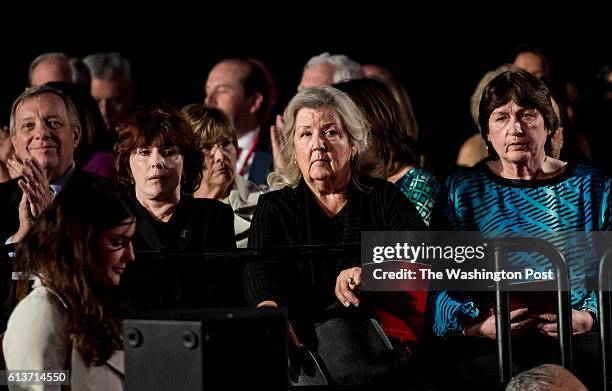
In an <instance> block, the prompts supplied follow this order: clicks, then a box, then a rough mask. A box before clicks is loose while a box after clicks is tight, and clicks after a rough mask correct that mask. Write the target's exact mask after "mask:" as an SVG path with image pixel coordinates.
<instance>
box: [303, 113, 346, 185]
mask: <svg viewBox="0 0 612 391" xmlns="http://www.w3.org/2000/svg"><path fill="white" fill-rule="evenodd" d="M293 145H294V147H295V158H296V160H297V163H298V166H299V167H300V171H302V175H303V176H304V179H305V180H306V182H313V181H324V182H329V183H332V184H333V183H335V182H347V180H348V179H349V178H350V174H351V168H350V167H351V163H350V161H351V157H352V156H353V154H354V153H356V151H355V148H354V147H351V145H350V142H349V135H348V133H347V132H346V131H345V130H344V128H343V126H342V121H340V117H339V116H338V114H336V112H335V111H334V110H333V109H330V108H318V109H309V108H303V109H300V110H299V111H298V113H297V116H296V120H295V134H294V136H293Z"/></svg>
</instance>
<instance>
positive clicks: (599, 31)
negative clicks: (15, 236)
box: [0, 1, 612, 152]
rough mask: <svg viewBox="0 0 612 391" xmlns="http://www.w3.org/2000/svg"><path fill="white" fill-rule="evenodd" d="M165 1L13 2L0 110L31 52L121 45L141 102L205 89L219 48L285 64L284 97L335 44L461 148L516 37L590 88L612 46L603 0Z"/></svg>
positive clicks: (196, 97) (185, 97)
mask: <svg viewBox="0 0 612 391" xmlns="http://www.w3.org/2000/svg"><path fill="white" fill-rule="evenodd" d="M585 3H586V2H585ZM155 4H156V3H142V4H141V5H138V6H136V7H138V8H140V9H141V10H137V9H130V10H126V9H124V8H125V7H126V6H127V5H126V4H111V3H92V5H91V7H92V8H91V10H89V11H87V12H85V13H84V14H83V15H81V16H78V17H71V16H68V15H67V14H65V13H63V12H61V11H58V10H57V9H56V8H55V6H54V8H49V9H44V8H36V12H28V10H25V11H26V14H22V13H21V12H15V11H14V10H13V9H11V10H10V11H9V10H8V9H5V10H4V11H5V12H2V15H3V17H2V18H3V21H4V22H5V23H3V24H2V25H0V33H1V35H0V44H1V47H2V48H3V49H2V52H3V53H4V55H3V56H2V60H1V64H2V72H1V73H0V86H1V87H2V88H1V90H2V94H1V98H0V105H1V106H0V122H1V123H8V114H9V110H10V104H11V102H12V100H13V99H14V98H15V97H16V96H17V95H18V94H19V93H20V92H21V91H22V90H23V88H24V86H25V84H26V80H27V68H28V64H29V63H30V61H31V60H32V59H33V58H34V57H36V56H37V55H38V54H40V53H43V52H49V51H63V52H65V53H67V54H69V55H72V56H79V57H83V56H85V55H87V54H90V53H94V52H100V51H120V52H122V53H123V54H124V55H125V56H126V57H128V59H129V60H130V61H131V62H132V72H133V77H134V82H135V88H136V99H137V102H138V103H145V102H158V101H165V102H169V103H174V104H176V105H179V106H182V105H184V104H187V103H191V102H194V101H202V99H203V84H204V80H205V77H206V74H207V72H208V70H209V69H210V68H211V67H212V65H214V63H215V62H217V61H218V60H219V59H221V58H223V57H229V56H252V57H257V58H259V59H261V60H263V61H264V62H266V63H267V64H268V65H269V66H270V67H271V69H272V70H273V71H274V73H275V74H276V76H277V79H278V85H279V89H280V98H281V99H280V106H281V107H282V106H283V105H284V103H286V102H287V100H288V99H289V98H290V97H291V94H292V93H293V92H294V91H295V87H296V86H297V84H298V82H299V78H300V76H301V70H302V67H303V65H304V63H305V62H306V61H307V60H308V59H309V58H310V57H311V56H313V55H316V54H319V53H321V52H323V51H329V52H331V53H344V54H347V55H348V56H349V57H351V58H353V59H354V60H356V61H358V62H361V63H378V64H381V65H384V66H386V67H388V68H389V69H390V70H391V71H392V72H393V73H394V74H395V75H396V77H397V78H398V79H399V80H400V81H401V82H402V83H403V84H404V86H405V87H406V89H407V90H408V92H409V94H410V96H411V99H412V101H413V105H414V109H415V113H416V116H417V120H418V122H419V124H420V126H421V128H422V130H423V132H424V136H425V137H430V138H434V139H436V140H444V139H445V144H447V147H448V148H449V151H451V152H452V149H456V148H458V145H459V143H460V141H461V140H462V139H463V138H465V137H466V136H468V135H469V134H471V133H472V132H475V128H474V126H473V124H472V122H471V119H470V114H469V113H470V111H469V98H470V95H471V94H472V91H473V89H474V88H475V86H476V84H477V83H478V81H479V79H480V77H481V76H482V75H483V74H484V73H485V72H486V71H488V70H491V69H494V68H496V67H497V66H499V65H501V64H502V63H504V62H507V61H508V60H509V57H510V53H511V50H512V48H513V47H514V46H515V45H516V44H517V43H528V44H531V45H533V46H537V47H539V48H540V49H541V50H542V51H543V52H544V53H545V54H546V55H547V56H548V57H549V60H550V63H551V70H552V75H553V78H557V79H561V78H564V79H569V80H572V81H573V82H575V83H576V84H577V85H578V86H579V87H581V88H584V90H585V91H588V88H589V87H590V84H591V82H592V81H593V80H594V79H595V76H596V74H597V71H598V70H599V69H600V68H601V67H602V66H603V65H604V64H606V63H610V62H611V54H612V37H611V36H612V33H611V32H610V31H611V30H612V29H611V28H610V22H609V21H605V20H604V17H605V15H606V14H607V13H608V10H607V9H606V8H605V7H604V6H603V3H602V4H601V5H597V4H589V5H586V4H585V5H581V4H573V5H571V7H570V6H566V5H562V4H561V5H560V4H556V5H554V8H553V7H552V6H547V5H540V6H536V5H533V4H530V5H521V4H518V3H504V4H500V6H499V7H498V9H491V6H490V5H486V8H485V6H484V5H483V6H481V7H477V6H474V7H471V8H470V9H467V8H466V6H465V5H459V6H452V7H451V6H448V5H445V4H436V3H432V4H420V5H419V8H420V10H419V11H417V10H414V9H412V8H414V7H415V5H414V4H411V3H406V4H398V3H397V2H394V3H391V2H389V3H387V2H385V1H377V2H370V3H367V5H365V4H364V5H362V4H361V3H357V2H349V1H335V2H334V1H327V2H318V1H315V2H302V3H278V4H277V3H266V2H262V1H259V2H257V3H254V2H252V3H247V4H241V3H230V2H223V3H201V4H200V3H198V4H196V3H191V4H189V5H186V4H183V5H180V4H176V5H171V6H170V5H169V4H165V5H164V6H163V7H162V6H157V5H155ZM392 4H393V5H392ZM423 6H428V7H429V8H430V9H429V10H423V9H422V7H423ZM87 7H90V6H89V5H88V6H87ZM156 7H157V8H156ZM3 8H5V6H3ZM607 8H609V7H607ZM73 11H74V10H73ZM483 11H484V13H483ZM426 133H428V134H426Z"/></svg>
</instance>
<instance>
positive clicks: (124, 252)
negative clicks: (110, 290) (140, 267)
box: [96, 217, 136, 286]
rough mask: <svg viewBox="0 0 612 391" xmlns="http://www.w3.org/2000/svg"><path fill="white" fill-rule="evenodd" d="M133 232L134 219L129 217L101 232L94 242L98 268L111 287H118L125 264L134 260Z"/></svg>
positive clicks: (134, 227)
mask: <svg viewBox="0 0 612 391" xmlns="http://www.w3.org/2000/svg"><path fill="white" fill-rule="evenodd" d="M135 231H136V219H134V218H133V217H130V218H128V219H125V220H124V221H122V222H121V224H119V225H117V226H115V227H111V228H107V229H105V230H103V231H102V232H101V233H100V236H99V237H98V240H97V241H96V260H97V263H98V266H100V267H101V268H102V271H103V273H104V274H105V275H107V276H108V278H109V281H110V282H111V284H112V285H113V286H117V285H119V282H120V281H121V274H122V273H123V271H124V270H125V267H126V266H127V263H128V262H131V261H133V260H134V248H133V247H132V236H134V232H135Z"/></svg>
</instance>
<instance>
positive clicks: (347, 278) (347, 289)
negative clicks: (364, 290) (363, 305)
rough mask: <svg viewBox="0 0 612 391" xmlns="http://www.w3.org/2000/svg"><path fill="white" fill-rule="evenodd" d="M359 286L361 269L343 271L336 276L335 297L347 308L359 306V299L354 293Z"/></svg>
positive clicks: (354, 268)
mask: <svg viewBox="0 0 612 391" xmlns="http://www.w3.org/2000/svg"><path fill="white" fill-rule="evenodd" d="M360 286H361V268H360V267H352V268H350V269H345V270H342V271H341V272H340V274H338V277H336V289H335V293H336V297H337V298H338V300H340V302H341V303H342V305H344V306H345V307H348V306H349V305H351V304H352V305H354V306H355V307H358V306H359V298H358V297H357V294H356V291H358V290H359V287H360Z"/></svg>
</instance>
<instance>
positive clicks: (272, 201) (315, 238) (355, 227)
mask: <svg viewBox="0 0 612 391" xmlns="http://www.w3.org/2000/svg"><path fill="white" fill-rule="evenodd" d="M361 183H362V184H363V185H364V186H362V187H363V188H364V189H368V190H366V191H364V190H360V189H359V188H358V187H357V186H356V185H355V184H353V183H352V182H351V185H350V186H349V190H348V202H347V203H346V205H345V206H344V208H343V209H342V210H341V211H340V212H339V213H338V214H337V215H335V216H333V217H331V218H330V217H327V215H325V213H324V212H323V211H322V210H321V208H320V207H319V206H318V204H317V201H316V200H315V198H314V195H313V194H312V192H311V191H310V189H309V188H308V186H307V185H306V183H305V182H304V181H303V180H302V181H301V182H300V183H299V184H298V186H297V187H296V188H294V189H292V188H288V187H285V188H284V189H282V190H279V191H274V192H270V193H267V194H263V195H261V196H260V197H259V203H258V204H257V209H256V210H255V214H254V216H253V221H252V223H251V232H250V235H249V247H250V248H261V247H274V246H292V245H302V244H353V243H359V242H360V239H361V231H412V230H425V229H426V228H425V225H424V224H423V220H422V219H421V218H420V217H419V215H418V213H417V212H416V209H415V208H414V206H413V205H412V204H411V203H410V202H409V201H408V200H406V197H405V196H404V195H403V194H402V193H401V192H400V191H399V190H398V189H397V188H396V187H395V186H394V185H393V184H392V183H390V182H387V181H383V180H374V179H367V180H362V181H361ZM359 265H360V261H359V260H358V259H345V260H339V261H326V262H323V261H321V260H312V261H308V262H301V261H300V262H295V261H291V260H290V259H287V261H286V262H278V263H270V262H267V263H265V262H260V263H254V264H250V265H247V268H246V271H245V289H246V292H247V298H248V300H249V302H250V303H251V304H252V305H257V304H258V303H260V302H262V301H264V300H274V301H275V302H276V303H278V304H279V305H281V306H287V307H288V308H289V316H290V317H291V318H292V319H301V320H312V319H315V318H316V317H317V312H318V311H320V310H322V309H323V308H326V307H327V306H329V305H330V304H333V303H334V302H335V301H337V299H336V297H335V294H334V287H335V283H336V277H337V275H338V273H339V272H340V271H342V270H344V269H346V268H349V267H354V266H359ZM294 326H295V323H294ZM296 331H298V330H296ZM298 334H299V331H298Z"/></svg>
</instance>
